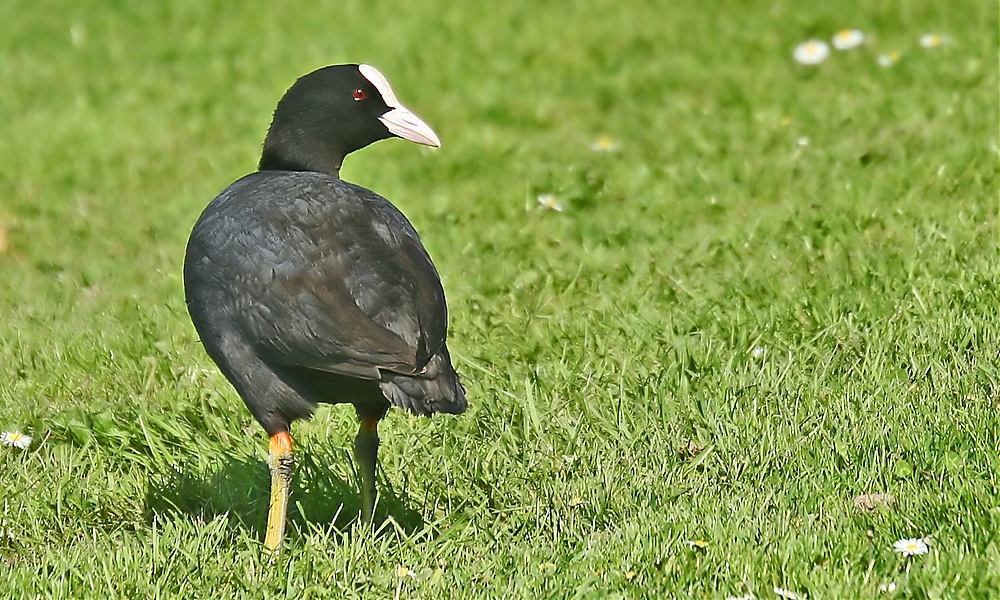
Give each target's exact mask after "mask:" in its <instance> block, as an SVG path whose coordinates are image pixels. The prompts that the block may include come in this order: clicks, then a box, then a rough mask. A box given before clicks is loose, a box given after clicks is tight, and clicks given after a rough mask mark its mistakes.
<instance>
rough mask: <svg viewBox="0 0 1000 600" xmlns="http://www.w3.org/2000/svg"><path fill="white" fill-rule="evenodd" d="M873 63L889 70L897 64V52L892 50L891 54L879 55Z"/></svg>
mask: <svg viewBox="0 0 1000 600" xmlns="http://www.w3.org/2000/svg"><path fill="white" fill-rule="evenodd" d="M875 61H876V62H878V66H880V67H884V68H889V67H891V66H892V65H894V64H896V63H898V62H899V51H898V50H893V51H892V52H887V53H884V54H879V55H878V58H876V59H875Z"/></svg>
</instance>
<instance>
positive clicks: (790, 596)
mask: <svg viewBox="0 0 1000 600" xmlns="http://www.w3.org/2000/svg"><path fill="white" fill-rule="evenodd" d="M774 593H775V594H777V595H778V596H780V597H782V598H785V599H786V600H798V598H799V595H798V594H796V593H795V592H793V591H792V590H786V589H785V588H780V587H775V588H774Z"/></svg>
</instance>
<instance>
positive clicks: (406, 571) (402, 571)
mask: <svg viewBox="0 0 1000 600" xmlns="http://www.w3.org/2000/svg"><path fill="white" fill-rule="evenodd" d="M416 576H417V574H416V572H414V571H412V570H410V568H409V567H407V566H404V565H399V566H398V567H396V577H399V578H400V579H402V578H404V577H410V578H413V577H416Z"/></svg>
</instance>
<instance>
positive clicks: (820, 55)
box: [792, 40, 830, 65]
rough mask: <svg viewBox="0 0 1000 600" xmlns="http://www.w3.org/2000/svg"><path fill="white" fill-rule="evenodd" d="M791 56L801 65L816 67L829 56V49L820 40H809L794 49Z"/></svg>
mask: <svg viewBox="0 0 1000 600" xmlns="http://www.w3.org/2000/svg"><path fill="white" fill-rule="evenodd" d="M792 56H793V57H794V58H795V60H796V62H798V63H799V64H803V65H818V64H819V63H821V62H823V61H824V60H826V57H827V56H830V47H829V46H827V45H826V42H822V41H820V40H809V41H808V42H803V43H801V44H799V45H798V46H796V47H795V51H794V52H792Z"/></svg>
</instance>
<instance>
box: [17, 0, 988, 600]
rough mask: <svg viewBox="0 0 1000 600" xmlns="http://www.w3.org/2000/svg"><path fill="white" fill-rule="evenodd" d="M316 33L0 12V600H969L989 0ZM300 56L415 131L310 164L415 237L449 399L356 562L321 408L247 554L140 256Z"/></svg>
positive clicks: (287, 19) (573, 8)
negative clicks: (901, 543) (807, 44)
mask: <svg viewBox="0 0 1000 600" xmlns="http://www.w3.org/2000/svg"><path fill="white" fill-rule="evenodd" d="M319 4H321V3H316V2H306V1H295V2H283V3H244V2H235V1H227V2H201V1H198V0H177V1H174V2H169V3H158V2H141V3H140V2H132V3H126V2H116V1H112V0H106V1H104V2H68V1H51V2H32V3H18V2H15V3H10V2H8V3H5V4H3V5H0V19H2V20H3V22H4V26H3V27H2V28H0V81H3V92H2V93H0V115H3V121H4V134H3V136H2V139H0V161H2V163H3V165H4V167H3V169H2V171H0V315H2V319H0V430H20V431H23V432H25V433H27V434H29V435H31V436H32V437H33V438H34V441H33V443H32V445H31V447H30V448H29V449H28V450H26V451H25V450H21V449H19V448H15V447H8V446H0V487H2V495H0V499H2V512H0V565H2V567H3V568H2V572H0V597H33V596H34V595H35V594H40V595H41V596H42V597H122V598H147V597H153V596H161V597H185V598H202V597H214V598H224V597H230V596H235V597H246V598H259V597H261V596H266V597H310V598H320V597H335V598H339V597H370V598H393V597H396V598H446V597H456V598H459V597H460V598H479V597H483V598H668V597H681V598H688V597H691V598H725V597H727V596H742V595H744V594H753V595H754V596H756V597H757V598H777V597H778V596H777V595H776V594H775V592H774V591H773V589H774V588H775V587H780V588H784V589H786V590H790V591H793V592H795V593H797V594H799V596H800V597H802V596H808V597H811V598H861V597H886V598H889V597H903V598H923V597H931V598H985V597H990V596H997V595H1000V539H998V536H1000V500H998V488H1000V481H998V478H1000V418H998V410H1000V358H998V348H1000V314H998V307H1000V253H998V251H997V242H998V239H1000V238H998V229H997V227H998V224H997V213H998V208H1000V203H998V146H997V132H998V123H997V117H998V110H1000V109H998V100H997V91H998V85H1000V84H998V65H997V47H998V34H997V31H998V19H997V6H996V4H995V3H993V2H980V1H975V2H973V1H971V0H965V1H962V2H954V3H950V2H918V1H915V0H913V1H908V0H901V1H899V2H892V3H879V2H863V1H861V0H851V1H845V2H831V3H818V2H810V3H800V2H790V1H785V0H775V1H769V2H760V1H752V2H737V1H735V0H716V1H710V2H697V1H695V0H681V1H678V2H651V1H650V2H644V1H642V0H635V1H632V0H630V1H627V2H622V1H617V0H591V1H589V2H586V3H575V4H567V3H554V2H553V3H545V2H537V1H528V0H518V1H515V2H508V3H500V4H498V5H497V6H496V7H495V8H492V9H484V8H482V7H480V6H478V5H474V4H462V3H454V2H445V1H443V0H438V1H436V2H424V3H413V4H412V5H403V4H399V5H397V4H394V3H389V2H361V1H360V0H357V1H347V2H337V3H325V4H323V5H322V6H320V5H319ZM844 27H858V28H861V29H862V30H864V31H865V32H866V33H867V35H868V39H867V43H866V45H865V46H863V47H861V48H857V49H854V50H850V51H844V52H841V51H832V54H831V56H830V57H829V58H828V59H827V60H826V61H825V62H824V63H822V64H820V65H818V66H815V67H806V66H801V65H798V64H797V63H796V62H795V61H794V60H793V58H792V50H793V49H794V47H795V46H796V45H797V44H799V43H800V42H803V41H805V40H807V39H809V38H811V37H818V38H823V39H827V40H829V39H830V36H831V35H832V34H833V33H834V32H835V31H837V30H838V29H841V28H844ZM928 32H934V33H939V34H942V35H946V36H948V37H947V38H946V39H945V40H944V43H943V44H941V46H940V47H937V48H929V49H927V48H923V47H921V45H920V44H919V38H920V36H921V35H922V34H925V33H928ZM893 51H898V52H899V55H898V61H897V62H896V63H895V64H893V65H892V66H889V67H882V66H879V65H878V64H877V61H876V57H877V56H878V55H879V54H882V53H886V54H889V53H891V52H893ZM337 62H370V63H372V64H374V65H377V66H378V67H379V68H380V69H381V70H382V71H383V72H384V73H385V74H386V75H387V76H388V78H389V80H390V81H391V82H392V83H393V87H394V88H395V89H396V91H397V93H398V94H399V96H400V98H401V99H402V101H403V102H405V103H406V104H407V105H408V106H410V107H412V108H413V109H414V111H415V112H416V113H417V114H419V115H420V116H421V117H423V118H424V119H425V120H426V121H427V122H428V123H430V124H431V125H432V126H433V127H434V128H435V130H436V131H437V132H438V133H439V134H440V136H441V139H442V142H443V148H442V149H441V150H439V151H432V150H427V149H423V148H419V147H417V146H415V145H413V144H407V143H403V142H400V141H388V142H382V143H379V144H377V145H375V146H373V147H371V148H368V149H366V150H364V151H363V152H360V153H359V154H357V155H355V156H353V157H352V158H350V159H349V160H348V162H347V164H346V166H345V168H344V171H343V173H342V174H343V176H344V178H345V179H348V180H350V181H354V182H356V183H360V184H362V185H365V186H366V187H369V188H371V189H374V190H376V191H377V192H379V193H381V194H382V195H384V196H386V197H387V198H389V199H391V200H393V201H394V202H395V203H396V204H397V205H398V206H399V207H400V208H401V209H402V210H403V211H404V212H405V213H406V214H407V215H408V216H409V217H410V219H411V220H412V221H413V223H414V225H415V226H416V227H417V229H418V230H419V231H420V232H421V235H422V236H423V239H424V241H425V243H426V245H427V247H428V249H429V251H430V253H431V255H432V256H433V257H434V259H435V262H436V263H437V266H438V268H439V270H440V272H441V276H442V279H443V280H444V285H445V289H446V290H447V293H448V299H449V304H450V309H451V329H450V332H451V333H450V339H451V341H450V344H449V345H450V347H451V349H452V356H453V358H454V361H455V364H456V367H457V368H458V370H459V371H460V372H461V374H462V375H463V379H464V382H465V386H466V388H467V390H468V395H469V399H470V402H471V404H472V407H471V409H470V411H469V412H468V413H467V414H465V415H463V416H461V417H456V418H452V417H444V418H435V419H433V420H428V419H418V418H413V417H410V416H408V415H406V414H404V413H403V412H401V411H393V412H391V413H390V416H389V417H388V418H387V419H386V421H385V422H384V424H383V426H382V428H381V432H382V440H383V446H382V451H381V458H382V472H381V478H382V482H383V483H382V489H383V490H384V491H385V492H386V493H385V497H383V499H382V500H381V501H380V511H381V514H382V516H383V517H388V519H387V520H386V521H385V523H386V524H385V526H384V527H383V529H382V531H381V533H380V534H379V535H371V534H367V533H365V532H363V531H361V530H360V529H359V528H356V527H354V521H355V520H356V518H357V514H358V510H359V499H358V496H357V480H356V475H355V472H354V467H353V461H352V458H351V455H350V448H351V444H352V440H353V436H354V433H355V431H356V425H355V418H354V412H353V410H352V409H351V408H350V407H345V406H340V407H325V408H322V409H321V410H319V412H318V413H317V415H316V417H315V418H314V419H313V420H311V421H309V422H302V423H299V424H297V425H296V428H295V430H294V431H293V433H294V434H295V436H296V440H297V442H298V447H299V449H300V453H299V464H298V471H297V473H296V477H297V480H296V484H295V485H296V487H295V488H294V492H293V496H292V501H293V504H294V507H293V511H292V512H293V515H292V524H291V530H290V537H289V540H288V545H287V547H286V550H285V551H283V552H282V553H281V555H280V556H279V557H278V558H277V559H276V560H275V561H274V562H273V564H272V563H270V562H269V561H268V559H267V557H266V556H264V554H263V552H262V546H261V540H262V529H263V522H264V514H265V511H266V508H267V506H266V504H267V485H268V475H267V468H266V466H265V464H264V457H265V455H266V450H267V443H266V436H265V435H264V433H263V431H262V430H261V429H260V428H259V426H258V425H257V424H256V423H255V422H254V421H253V420H252V418H251V416H250V414H249V412H248V411H247V410H246V408H245V407H244V406H243V403H242V402H241V400H240V399H239V397H238V396H237V395H236V393H235V392H234V391H233V390H232V389H231V388H230V386H229V385H228V383H227V382H226V381H225V379H224V378H223V377H222V376H221V375H220V374H219V373H218V371H217V370H216V368H215V367H214V365H212V363H211V362H210V360H209V359H208V357H207V356H206V355H205V353H204V351H203V350H202V348H201V345H200V343H199V342H198V340H197V337H196V335H195V332H194V329H193V327H192V326H191V324H190V321H189V319H188V316H187V313H186V310H185V307H184V301H183V290H182V282H181V262H182V259H183V252H184V244H185V242H186V239H187V235H188V233H189V232H190V228H191V226H192V225H193V224H194V222H195V219H196V218H197V216H198V214H199V213H200V211H201V210H202V208H203V207H204V206H205V205H206V204H207V203H208V202H209V201H210V200H211V199H212V198H213V197H214V196H215V194H217V193H218V192H219V191H220V190H221V189H222V188H224V187H225V186H226V185H228V184H229V183H230V182H231V181H232V180H234V179H236V178H237V177H239V176H241V175H243V174H245V173H246V172H248V171H250V170H252V169H253V168H254V167H255V165H256V161H257V158H258V156H259V150H260V144H261V140H262V139H263V135H264V132H265V130H266V127H267V125H268V122H269V120H270V115H271V111H272V110H273V107H274V104H275V102H276V101H277V99H278V98H279V96H280V95H281V93H282V92H283V91H284V89H285V88H286V87H287V86H288V85H289V84H290V83H291V82H292V81H293V80H294V79H295V78H296V77H297V76H298V75H300V74H303V73H305V72H307V71H310V70H312V69H313V68H316V67H319V66H323V65H326V64H331V63H337ZM601 136H608V137H609V139H610V143H609V144H607V145H608V146H610V147H611V148H610V151H595V150H594V149H592V147H591V146H592V144H593V143H594V142H595V140H597V139H598V138H600V137H601ZM542 194H554V195H555V196H556V199H555V201H558V202H561V203H562V204H563V208H564V210H563V211H561V212H559V211H555V210H547V209H545V208H544V207H542V206H541V205H539V203H538V202H537V200H536V199H537V197H538V196H539V195H542ZM863 494H891V496H892V497H893V498H894V502H889V503H886V504H887V505H886V506H883V507H881V508H875V509H873V510H864V509H860V508H858V507H857V506H856V505H855V499H856V497H857V496H859V495H863ZM921 537H925V538H927V543H928V546H929V552H928V553H927V554H925V555H921V556H915V557H912V558H904V557H903V556H901V555H900V554H899V553H898V552H896V551H895V550H894V549H893V543H894V542H895V541H896V540H898V539H900V538H921ZM688 540H704V541H705V542H707V546H705V547H704V548H703V549H699V548H697V547H696V548H691V547H689V545H687V544H685V541H688ZM889 583H893V584H895V586H896V590H895V592H894V593H892V594H890V593H883V592H880V591H879V587H880V585H883V584H885V585H888V584H889Z"/></svg>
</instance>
